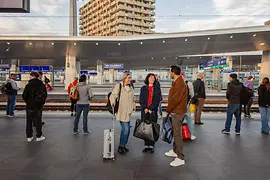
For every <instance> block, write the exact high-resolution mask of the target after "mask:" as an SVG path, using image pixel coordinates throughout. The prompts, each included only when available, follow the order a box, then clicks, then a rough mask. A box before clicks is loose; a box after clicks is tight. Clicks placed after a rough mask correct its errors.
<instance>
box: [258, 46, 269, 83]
mask: <svg viewBox="0 0 270 180" xmlns="http://www.w3.org/2000/svg"><path fill="white" fill-rule="evenodd" d="M264 77H268V78H270V51H263V55H262V62H261V71H260V81H261V80H262V79H263V78H264Z"/></svg>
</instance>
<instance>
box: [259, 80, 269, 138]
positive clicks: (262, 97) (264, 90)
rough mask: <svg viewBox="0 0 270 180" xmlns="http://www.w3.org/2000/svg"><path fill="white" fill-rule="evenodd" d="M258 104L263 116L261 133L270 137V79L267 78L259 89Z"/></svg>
mask: <svg viewBox="0 0 270 180" xmlns="http://www.w3.org/2000/svg"><path fill="white" fill-rule="evenodd" d="M258 94H259V98H258V103H259V110H260V114H261V124H262V127H261V133H262V134H265V135H269V131H270V128H269V124H268V123H269V121H270V82H269V78H267V77H265V78H263V80H262V84H261V85H260V86H259V88H258Z"/></svg>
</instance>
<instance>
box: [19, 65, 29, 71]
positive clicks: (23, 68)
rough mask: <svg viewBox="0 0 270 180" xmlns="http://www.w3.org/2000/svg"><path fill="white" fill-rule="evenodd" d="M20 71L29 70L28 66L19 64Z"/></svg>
mask: <svg viewBox="0 0 270 180" xmlns="http://www.w3.org/2000/svg"><path fill="white" fill-rule="evenodd" d="M20 72H30V68H29V66H20Z"/></svg>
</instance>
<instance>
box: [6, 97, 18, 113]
mask: <svg viewBox="0 0 270 180" xmlns="http://www.w3.org/2000/svg"><path fill="white" fill-rule="evenodd" d="M7 97H8V102H7V108H6V115H10V116H13V115H14V110H15V104H16V95H8V96H7Z"/></svg>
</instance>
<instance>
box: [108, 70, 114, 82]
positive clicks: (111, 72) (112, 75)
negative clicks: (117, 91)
mask: <svg viewBox="0 0 270 180" xmlns="http://www.w3.org/2000/svg"><path fill="white" fill-rule="evenodd" d="M114 77H115V76H114V69H109V82H110V83H111V84H113V83H114V81H115V78H114Z"/></svg>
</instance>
